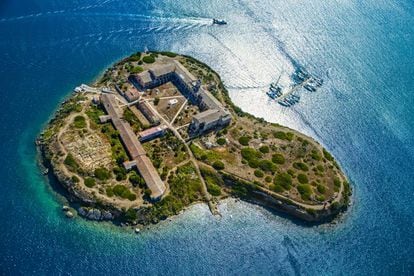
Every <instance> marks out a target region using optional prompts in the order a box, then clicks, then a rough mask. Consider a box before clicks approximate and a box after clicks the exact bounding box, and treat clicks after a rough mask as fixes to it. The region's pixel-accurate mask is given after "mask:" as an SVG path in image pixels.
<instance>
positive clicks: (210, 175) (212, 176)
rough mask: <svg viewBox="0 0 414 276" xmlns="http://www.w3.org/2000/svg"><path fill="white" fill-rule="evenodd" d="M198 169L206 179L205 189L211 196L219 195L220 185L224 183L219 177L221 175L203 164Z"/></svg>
mask: <svg viewBox="0 0 414 276" xmlns="http://www.w3.org/2000/svg"><path fill="white" fill-rule="evenodd" d="M200 171H201V175H202V176H203V178H204V180H205V181H206V184H207V191H208V192H209V193H210V194H211V195H213V196H220V195H221V188H220V186H222V185H224V181H223V179H222V178H221V176H220V175H219V174H218V173H216V172H215V171H213V170H211V169H209V168H207V167H205V166H201V167H200Z"/></svg>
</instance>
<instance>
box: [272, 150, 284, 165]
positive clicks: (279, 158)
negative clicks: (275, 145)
mask: <svg viewBox="0 0 414 276" xmlns="http://www.w3.org/2000/svg"><path fill="white" fill-rule="evenodd" d="M272 162H273V163H275V164H280V165H283V164H285V162H286V159H285V157H284V156H283V155H282V154H280V153H275V154H273V155H272Z"/></svg>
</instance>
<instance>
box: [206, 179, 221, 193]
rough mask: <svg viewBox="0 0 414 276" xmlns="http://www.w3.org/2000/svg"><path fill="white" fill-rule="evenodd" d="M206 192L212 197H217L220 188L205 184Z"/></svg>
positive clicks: (212, 184)
mask: <svg viewBox="0 0 414 276" xmlns="http://www.w3.org/2000/svg"><path fill="white" fill-rule="evenodd" d="M207 191H208V192H209V193H210V194H211V195H212V196H219V195H221V188H220V186H219V185H216V184H214V183H209V182H207Z"/></svg>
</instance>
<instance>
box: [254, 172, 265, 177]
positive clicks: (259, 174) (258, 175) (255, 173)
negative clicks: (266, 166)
mask: <svg viewBox="0 0 414 276" xmlns="http://www.w3.org/2000/svg"><path fill="white" fill-rule="evenodd" d="M254 175H255V176H257V177H263V176H264V173H263V172H262V171H261V170H255V171H254Z"/></svg>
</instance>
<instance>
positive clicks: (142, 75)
mask: <svg viewBox="0 0 414 276" xmlns="http://www.w3.org/2000/svg"><path fill="white" fill-rule="evenodd" d="M136 76H137V78H138V79H140V80H141V82H142V83H143V84H144V85H145V84H146V83H150V82H151V81H152V78H151V75H150V73H149V72H148V70H146V71H144V72H141V73H139V74H137V75H136Z"/></svg>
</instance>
